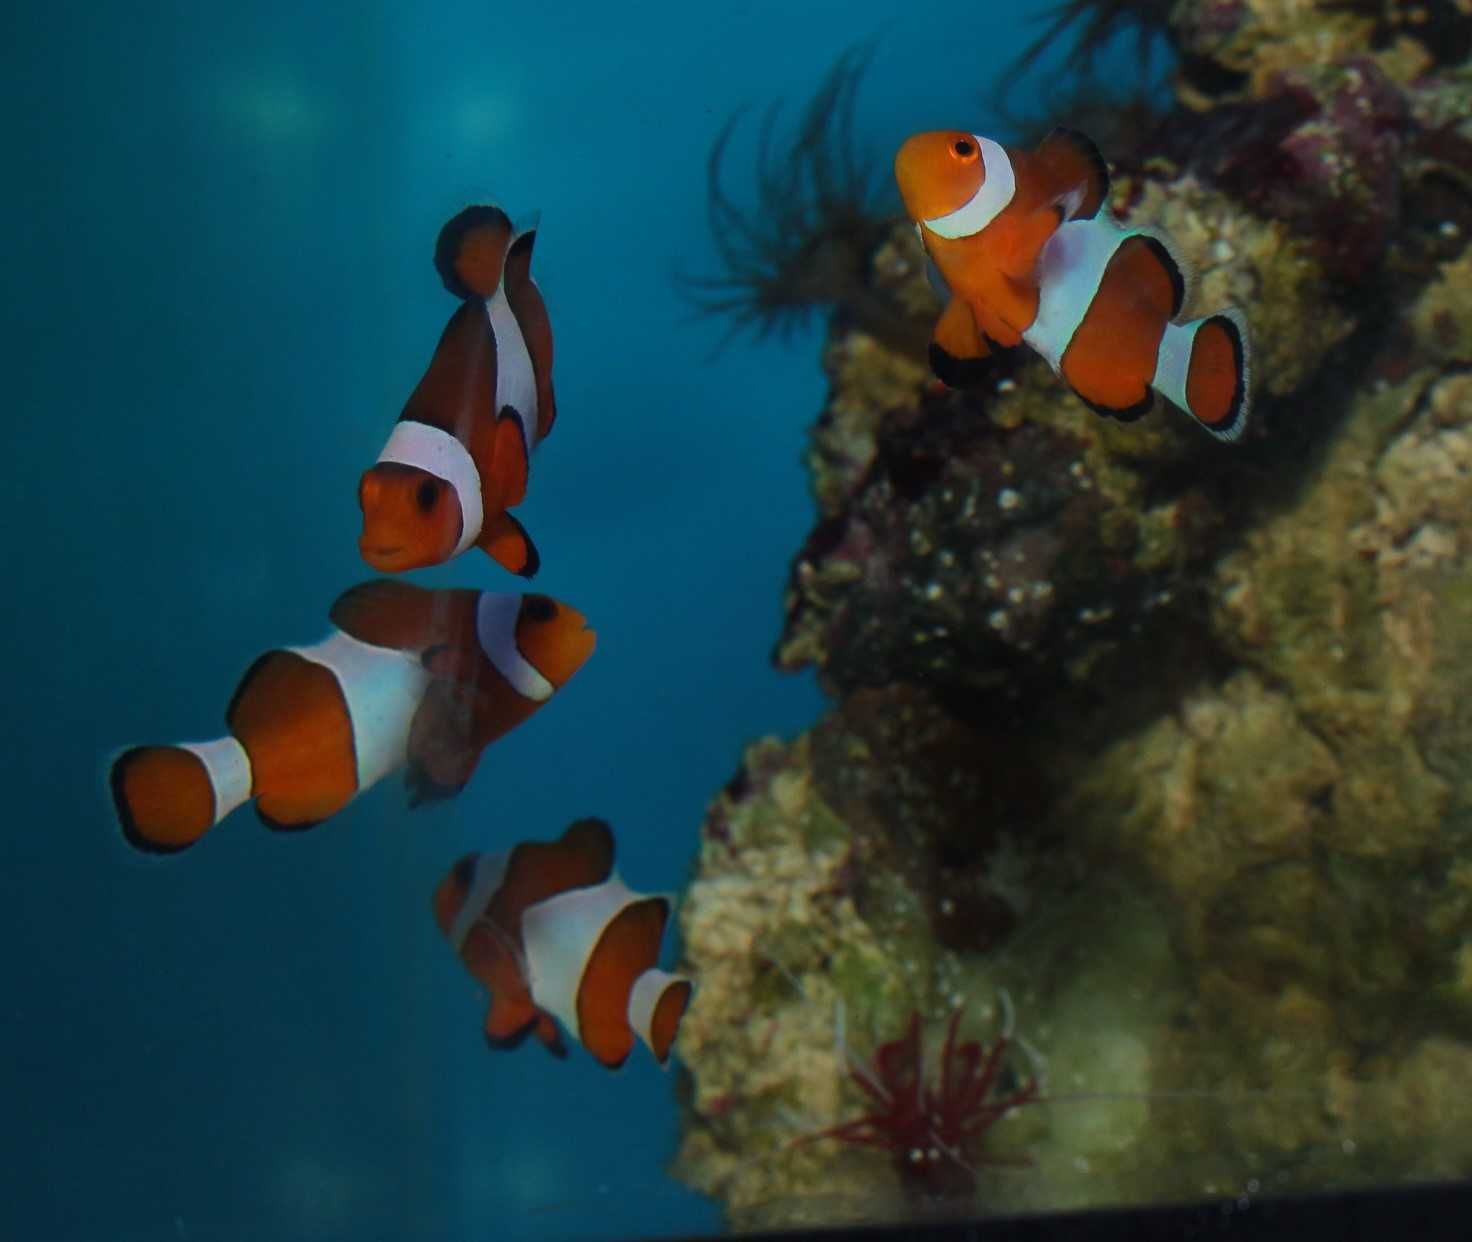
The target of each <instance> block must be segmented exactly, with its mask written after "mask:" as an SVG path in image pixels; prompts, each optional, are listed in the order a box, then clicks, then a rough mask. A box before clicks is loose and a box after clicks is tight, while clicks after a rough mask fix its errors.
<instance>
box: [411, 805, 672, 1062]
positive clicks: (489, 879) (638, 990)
mask: <svg viewBox="0 0 1472 1242" xmlns="http://www.w3.org/2000/svg"><path fill="white" fill-rule="evenodd" d="M613 848H614V846H613V833H612V831H611V830H610V829H609V827H608V825H607V824H606V823H604V822H603V821H602V820H601V819H580V820H578V821H577V822H576V823H574V824H572V825H571V826H570V827H569V828H568V829H567V831H566V832H564V833H563V834H562V836H561V837H560V838H559V839H558V840H556V841H524V842H522V843H521V844H520V845H517V846H515V847H514V848H512V849H511V850H510V851H508V852H506V853H502V854H467V855H466V856H465V857H464V858H462V859H460V861H459V862H457V863H456V864H455V865H454V866H453V867H452V868H451V869H450V871H449V873H448V874H447V875H446V876H445V877H444V879H443V880H441V881H440V883H439V885H438V887H437V888H436V889H435V893H434V917H435V922H436V923H438V924H439V928H440V931H441V932H443V933H444V935H445V938H446V939H447V940H449V942H450V944H451V946H452V947H453V948H454V950H455V952H456V954H457V955H458V956H459V957H460V960H461V961H462V962H463V963H464V965H465V968H466V969H467V970H468V971H469V972H470V973H471V975H472V976H473V977H474V978H475V979H476V980H478V981H479V982H480V983H481V985H482V986H484V987H485V988H486V989H487V990H488V991H489V992H490V994H491V1004H490V1008H489V1010H488V1011H487V1012H486V1018H485V1035H486V1039H487V1041H488V1042H489V1043H490V1044H491V1045H492V1046H493V1047H507V1046H513V1045H515V1044H516V1043H519V1042H520V1040H521V1039H522V1037H523V1036H525V1034H526V1033H527V1031H528V1030H535V1031H536V1033H537V1037H538V1038H539V1039H540V1040H541V1041H542V1043H543V1044H545V1045H546V1046H547V1048H548V1049H549V1050H550V1051H551V1052H552V1053H553V1054H554V1055H556V1056H565V1055H566V1049H565V1048H564V1047H563V1044H562V1041H561V1038H560V1036H559V1034H558V1030H557V1024H556V1022H554V1021H553V1019H554V1018H556V1019H557V1020H558V1021H560V1022H561V1023H562V1025H563V1026H564V1027H566V1028H567V1030H569V1031H571V1032H572V1033H573V1034H574V1035H575V1036H576V1038H577V1039H578V1040H579V1041H580V1042H581V1043H582V1045H583V1047H585V1048H586V1049H587V1050H588V1051H589V1052H590V1053H592V1054H593V1056H594V1057H595V1058H596V1059H597V1060H598V1061H599V1062H600V1063H602V1064H603V1065H606V1066H607V1067H608V1068H609V1069H617V1068H618V1067H619V1066H621V1065H622V1064H623V1063H624V1061H625V1060H626V1059H627V1057H628V1055H629V1053H630V1052H631V1051H632V1050H633V1047H634V1037H635V1036H636V1035H637V1036H638V1037H639V1038H640V1039H642V1040H643V1041H644V1042H645V1044H647V1045H648V1046H649V1049H650V1051H651V1052H653V1053H654V1057H655V1059H656V1060H657V1061H658V1062H659V1063H660V1064H661V1065H663V1064H665V1063H666V1062H667V1061H668V1060H669V1055H670V1047H671V1045H672V1044H673V1043H674V1042H675V1035H676V1033H677V1032H678V1030H679V1026H680V1019H681V1018H683V1017H684V1016H685V1009H686V1007H687V1006H688V1005H689V1003H690V993H691V990H692V985H691V982H690V980H689V979H686V978H684V977H683V976H680V975H672V974H669V973H667V972H665V971H663V970H660V969H659V968H658V967H657V966H656V965H655V963H656V962H657V961H658V960H659V950H660V942H661V941H662V940H663V938H664V929H665V924H666V922H667V921H668V920H669V913H670V902H669V898H668V897H666V896H664V895H662V894H653V895H651V894H644V893H635V892H631V891H630V890H629V889H628V888H626V887H625V886H624V883H623V881H622V880H620V879H619V877H618V876H617V874H615V872H614V870H613Z"/></svg>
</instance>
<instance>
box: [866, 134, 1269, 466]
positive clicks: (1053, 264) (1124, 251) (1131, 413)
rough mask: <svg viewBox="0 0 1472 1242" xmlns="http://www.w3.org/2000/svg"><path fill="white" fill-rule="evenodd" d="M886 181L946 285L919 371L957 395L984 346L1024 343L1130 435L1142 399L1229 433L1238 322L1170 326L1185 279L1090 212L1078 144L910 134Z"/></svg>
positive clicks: (1090, 193)
mask: <svg viewBox="0 0 1472 1242" xmlns="http://www.w3.org/2000/svg"><path fill="white" fill-rule="evenodd" d="M894 170H895V179H896V180H897V181H898V182H899V189H900V195H901V197H902V198H903V199H904V202H905V211H906V212H907V213H908V215H909V216H910V218H911V219H912V220H913V221H914V222H915V228H916V231H917V232H918V233H919V235H920V243H921V245H922V246H924V248H925V252H926V254H927V255H928V256H929V258H930V260H931V262H932V263H933V264H934V266H935V268H936V269H938V271H939V275H940V277H941V279H942V281H943V282H944V284H945V285H946V286H947V288H946V290H945V292H946V294H947V295H948V296H949V301H948V303H947V305H946V307H945V309H944V310H943V311H942V312H941V316H940V320H939V321H938V322H937V324H936V327H935V333H934V336H933V338H932V342H931V349H930V358H931V366H932V368H933V369H934V371H935V373H936V375H937V376H939V378H940V379H941V380H943V381H945V382H946V383H950V384H961V383H964V382H966V380H967V378H968V377H969V375H970V374H971V373H972V369H971V368H969V367H968V365H967V364H968V363H971V362H972V361H973V360H975V359H978V358H983V357H985V356H986V355H987V354H988V353H989V352H990V349H991V346H992V345H993V344H995V345H1000V346H1012V345H1016V344H1018V343H1019V342H1026V343H1027V344H1028V345H1030V346H1031V347H1032V348H1033V349H1034V350H1036V351H1037V352H1038V353H1039V354H1041V355H1042V356H1043V357H1044V358H1045V359H1047V361H1048V365H1049V366H1051V367H1052V368H1053V370H1054V372H1055V373H1056V374H1058V375H1059V376H1060V377H1061V378H1062V379H1063V381H1064V383H1066V384H1067V385H1068V386H1069V387H1070V388H1071V389H1073V391H1074V392H1075V393H1076V394H1077V395H1078V396H1079V397H1080V398H1082V399H1083V401H1084V402H1085V403H1086V404H1088V405H1089V406H1091V407H1093V409H1094V410H1096V411H1097V412H1098V413H1100V414H1103V415H1105V416H1107V417H1111V418H1116V419H1121V420H1123V421H1131V420H1133V419H1136V418H1139V417H1141V416H1142V415H1144V414H1145V413H1146V412H1147V411H1148V410H1149V409H1150V406H1151V404H1152V401H1153V397H1152V394H1151V390H1152V389H1153V390H1154V391H1155V392H1158V393H1160V394H1161V395H1162V396H1163V397H1165V398H1166V399H1167V400H1169V401H1170V402H1171V403H1172V404H1174V405H1177V406H1179V407H1180V408H1181V409H1182V410H1184V411H1185V412H1186V413H1187V414H1189V415H1190V416H1191V417H1192V418H1193V419H1195V420H1196V422H1197V423H1199V424H1200V425H1201V426H1202V427H1204V428H1206V430H1207V431H1209V432H1210V433H1211V434H1212V435H1214V436H1216V437H1217V438H1218V439H1220V440H1235V439H1237V437H1238V436H1240V435H1241V434H1242V428H1243V426H1244V424H1245V422H1246V419H1247V407H1248V394H1247V384H1248V336H1247V321H1246V319H1245V318H1244V316H1243V315H1242V313H1241V312H1240V311H1238V310H1236V309H1235V308H1228V309H1226V310H1222V311H1218V312H1217V313H1215V314H1212V315H1207V316H1205V317H1204V318H1201V319H1193V320H1191V321H1190V322H1188V323H1176V322H1175V318H1176V316H1177V315H1178V314H1179V313H1180V310H1181V306H1182V303H1184V301H1185V298H1186V277H1185V275H1184V270H1183V268H1182V266H1181V263H1180V261H1179V260H1178V259H1177V257H1176V255H1175V252H1174V250H1173V249H1172V246H1171V243H1170V242H1169V241H1168V240H1167V239H1166V238H1165V237H1164V236H1163V235H1162V234H1161V233H1159V232H1158V231H1155V230H1152V229H1139V228H1126V227H1124V226H1122V225H1121V224H1120V222H1119V221H1118V220H1116V219H1115V217H1114V216H1113V214H1112V213H1111V212H1110V211H1109V209H1108V208H1107V207H1106V206H1105V203H1106V200H1107V198H1108V193H1109V170H1108V168H1107V166H1106V165H1105V163H1104V160H1103V157H1102V156H1100V154H1099V152H1098V150H1097V149H1096V148H1095V147H1094V144H1093V143H1092V142H1090V141H1089V140H1088V139H1087V138H1085V137H1084V136H1083V135H1082V134H1078V133H1074V132H1073V131H1071V130H1066V129H1055V130H1054V131H1053V132H1052V133H1051V134H1050V135H1049V136H1048V137H1047V138H1046V139H1045V140H1044V141H1043V143H1042V145H1041V146H1039V147H1038V149H1037V150H1036V151H1020V150H1013V149H1010V148H1006V147H1002V146H1000V145H998V144H997V143H995V142H993V141H992V140H991V139H989V138H983V137H981V136H980V135H978V134H969V133H965V132H963V131H960V130H943V131H934V132H930V133H923V134H916V135H914V136H913V137H911V138H909V139H907V140H906V141H905V143H904V145H903V146H901V147H900V149H899V153H898V154H897V155H896V156H895V161H894Z"/></svg>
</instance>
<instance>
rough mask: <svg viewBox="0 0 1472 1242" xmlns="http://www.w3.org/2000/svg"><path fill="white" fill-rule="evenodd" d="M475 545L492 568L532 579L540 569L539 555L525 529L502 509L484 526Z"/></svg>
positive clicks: (540, 557) (540, 558)
mask: <svg viewBox="0 0 1472 1242" xmlns="http://www.w3.org/2000/svg"><path fill="white" fill-rule="evenodd" d="M475 543H476V547H478V548H481V549H483V550H484V551H485V553H486V555H487V556H489V557H490V558H491V559H492V560H493V561H495V562H496V564H498V565H501V566H503V567H504V568H506V569H509V570H510V571H511V572H512V573H514V574H520V575H521V576H522V577H523V578H531V577H534V576H535V575H536V572H537V570H539V569H540V568H541V567H542V556H541V553H539V552H538V551H537V545H536V544H534V543H533V542H532V537H531V536H530V535H528V534H527V533H526V527H524V526H523V525H522V524H521V523H520V522H518V521H517V520H516V519H515V518H514V517H512V516H511V515H510V514H509V513H507V512H506V511H505V510H504V509H503V510H501V512H500V513H498V514H496V516H495V517H493V518H491V520H490V521H488V522H486V523H485V525H484V526H483V527H482V528H481V532H480V538H479V539H477V540H476V541H475Z"/></svg>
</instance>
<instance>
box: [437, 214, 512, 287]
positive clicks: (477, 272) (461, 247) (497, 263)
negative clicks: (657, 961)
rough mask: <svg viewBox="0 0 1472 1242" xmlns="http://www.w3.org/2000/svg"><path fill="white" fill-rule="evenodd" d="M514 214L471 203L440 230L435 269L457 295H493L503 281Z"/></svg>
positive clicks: (446, 285)
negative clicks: (471, 204)
mask: <svg viewBox="0 0 1472 1242" xmlns="http://www.w3.org/2000/svg"><path fill="white" fill-rule="evenodd" d="M512 235H513V229H512V227H511V218H510V217H509V216H508V215H507V214H506V213H505V212H504V211H502V210H501V209H500V208H499V207H493V206H490V205H484V204H480V205H476V206H473V207H467V208H466V209H465V210H464V211H462V212H460V214H459V215H457V216H455V217H454V218H453V219H452V220H450V221H449V223H447V224H446V225H445V227H444V228H442V229H441V230H440V235H439V237H438V239H436V241H435V246H434V266H435V271H437V272H438V273H439V274H440V280H441V281H442V282H443V283H444V286H445V288H446V289H448V290H449V291H450V292H451V293H453V294H454V295H455V296H456V297H457V298H461V299H465V300H468V299H470V298H476V297H479V298H488V297H491V296H492V295H493V294H494V293H495V292H496V289H497V288H498V287H499V286H500V284H501V275H502V272H503V270H504V266H505V261H506V250H507V248H508V247H509V246H510V245H511V241H512Z"/></svg>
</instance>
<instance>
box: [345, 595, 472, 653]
mask: <svg viewBox="0 0 1472 1242" xmlns="http://www.w3.org/2000/svg"><path fill="white" fill-rule="evenodd" d="M476 594H477V593H476V592H474V591H454V590H451V591H430V590H427V589H425V588H424V587H418V586H414V585H413V584H412V583H408V582H402V581H398V580H396V579H392V578H374V579H372V580H370V581H368V582H360V583H359V584H358V585H357V586H355V587H349V588H348V589H347V590H346V591H344V592H343V593H342V594H341V595H339V596H338V597H337V599H336V600H334V601H333V604H332V609H331V612H330V613H329V614H328V615H329V616H330V618H331V620H332V624H333V625H335V626H337V628H338V629H340V630H342V631H343V633H345V634H348V635H351V636H352V637H353V638H356V639H357V640H358V641H359V642H363V643H368V644H369V645H370V646H374V647H389V648H392V649H393V650H395V651H419V650H423V649H424V648H425V647H428V646H430V645H431V644H432V643H436V642H441V643H442V642H445V641H446V638H447V637H448V635H450V634H451V633H452V632H453V631H454V630H455V629H456V628H457V626H456V620H457V614H461V613H464V612H465V611H466V610H465V604H466V602H467V600H464V599H458V598H457V597H459V596H466V597H474V596H475V595H476ZM471 624H472V626H473V619H472V622H471Z"/></svg>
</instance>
